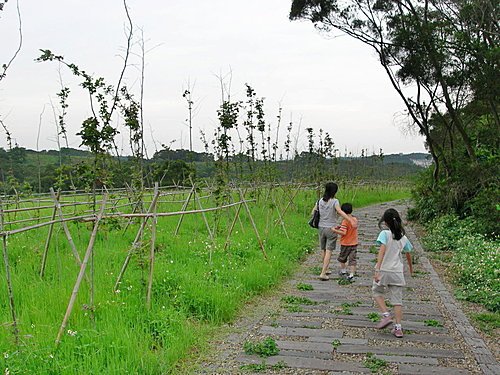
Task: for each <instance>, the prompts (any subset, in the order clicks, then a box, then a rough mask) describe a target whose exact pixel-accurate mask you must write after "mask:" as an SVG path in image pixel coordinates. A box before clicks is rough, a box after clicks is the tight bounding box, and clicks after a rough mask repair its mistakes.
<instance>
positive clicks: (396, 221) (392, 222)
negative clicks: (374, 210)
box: [382, 208, 405, 240]
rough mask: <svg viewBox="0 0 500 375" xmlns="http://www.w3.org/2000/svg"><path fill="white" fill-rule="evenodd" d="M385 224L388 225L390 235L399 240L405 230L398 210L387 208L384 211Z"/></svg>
mask: <svg viewBox="0 0 500 375" xmlns="http://www.w3.org/2000/svg"><path fill="white" fill-rule="evenodd" d="M382 217H383V219H384V222H385V224H386V225H387V226H388V227H389V229H390V230H391V232H392V237H393V238H394V239H395V240H400V239H401V238H403V236H404V235H405V230H404V228H403V223H402V221H401V216H399V213H398V211H396V210H395V209H394V208H389V209H388V210H386V211H385V212H384V216H382Z"/></svg>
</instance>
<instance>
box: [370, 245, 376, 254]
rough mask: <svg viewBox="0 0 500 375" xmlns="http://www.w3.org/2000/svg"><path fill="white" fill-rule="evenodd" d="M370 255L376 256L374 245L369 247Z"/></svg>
mask: <svg viewBox="0 0 500 375" xmlns="http://www.w3.org/2000/svg"><path fill="white" fill-rule="evenodd" d="M369 252H370V254H378V247H377V246H375V245H372V246H370V250H369Z"/></svg>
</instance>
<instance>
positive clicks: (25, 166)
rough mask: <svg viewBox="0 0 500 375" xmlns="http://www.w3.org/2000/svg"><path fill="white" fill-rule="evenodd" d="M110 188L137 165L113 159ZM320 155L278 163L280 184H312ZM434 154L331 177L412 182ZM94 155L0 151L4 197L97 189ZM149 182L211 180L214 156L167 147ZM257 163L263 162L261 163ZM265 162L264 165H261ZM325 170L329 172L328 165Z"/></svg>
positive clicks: (148, 171)
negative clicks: (93, 167)
mask: <svg viewBox="0 0 500 375" xmlns="http://www.w3.org/2000/svg"><path fill="white" fill-rule="evenodd" d="M109 157H110V159H111V160H112V162H111V163H109V165H110V166H111V173H110V181H109V186H111V187H117V188H120V187H125V186H126V185H127V184H128V185H131V183H132V182H131V180H130V176H131V175H132V170H133V169H134V166H135V165H136V159H134V158H133V157H127V156H123V157H111V156H109ZM319 158H320V157H319V156H318V155H316V154H314V153H312V154H310V153H308V152H302V153H300V154H297V155H295V157H294V158H293V159H291V160H277V161H275V162H273V164H274V169H275V170H274V172H273V177H274V178H275V179H276V180H281V181H290V180H297V181H300V180H307V179H308V178H309V177H311V173H313V172H314V165H315V164H318V159H319ZM429 159H430V156H429V155H428V154H425V153H412V154H391V155H369V156H368V155H366V156H364V155H363V156H360V157H354V156H346V157H338V158H328V159H325V163H326V165H327V166H326V170H327V172H328V173H330V179H343V180H346V179H353V180H362V181H407V182H409V181H410V179H411V177H414V176H415V175H416V174H417V173H419V172H421V171H422V170H423V169H424V166H426V165H429V164H430V163H431V161H430V160H429ZM93 161H94V159H93V155H92V153H91V152H89V151H84V150H78V149H74V148H61V151H57V150H43V151H34V150H30V149H25V148H23V147H14V148H12V149H11V150H7V151H6V150H4V149H1V148H0V176H1V180H0V186H1V188H0V191H2V192H3V193H4V194H15V193H16V191H17V192H18V193H32V192H33V193H45V192H47V191H48V190H49V189H50V188H51V187H56V188H58V189H62V190H72V189H89V188H91V187H92V182H93V180H92V175H91V170H92V163H93ZM143 162H144V176H143V177H144V180H145V181H146V185H148V186H152V185H153V184H154V182H160V185H161V186H168V185H173V184H184V183H189V177H191V178H193V177H195V178H212V177H214V176H215V174H216V164H215V159H214V156H213V155H212V154H210V153H206V152H196V151H189V150H171V149H164V150H161V151H158V152H156V153H155V154H154V155H153V156H152V158H150V159H144V160H143ZM231 162H232V164H234V165H235V166H236V165H240V168H241V169H243V172H241V173H240V174H237V173H236V172H234V171H236V169H237V168H236V167H234V168H233V169H234V171H233V177H234V178H236V177H238V178H239V177H241V176H242V174H243V177H244V178H245V179H247V180H250V179H251V178H250V177H251V176H250V171H249V167H248V163H247V160H246V156H245V155H240V156H239V157H238V156H234V157H232V161H231ZM257 163H258V162H257ZM262 164H263V163H262ZM322 168H325V166H324V165H323V166H322Z"/></svg>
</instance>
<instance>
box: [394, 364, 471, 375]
mask: <svg viewBox="0 0 500 375" xmlns="http://www.w3.org/2000/svg"><path fill="white" fill-rule="evenodd" d="M398 370H399V371H398V374H400V375H414V374H424V375H432V374H436V375H462V374H470V372H469V371H467V370H465V369H459V368H455V367H438V366H433V367H429V366H418V365H399V366H398Z"/></svg>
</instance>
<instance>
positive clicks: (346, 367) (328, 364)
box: [236, 355, 371, 374]
mask: <svg viewBox="0 0 500 375" xmlns="http://www.w3.org/2000/svg"><path fill="white" fill-rule="evenodd" d="M236 360H237V361H238V362H243V363H248V364H261V363H262V360H263V359H262V358H259V357H255V356H241V357H238V358H237V359H236ZM264 361H265V363H266V364H268V365H270V366H272V365H276V364H278V363H285V364H286V365H287V366H288V367H291V368H302V369H311V370H323V371H330V372H332V373H336V372H339V373H341V372H350V373H363V374H365V373H366V374H368V373H371V371H370V370H369V369H367V368H366V367H363V366H362V365H360V364H358V363H355V362H341V361H334V360H326V359H319V358H305V357H288V356H282V355H277V356H272V357H268V358H266V359H265V360H264Z"/></svg>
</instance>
